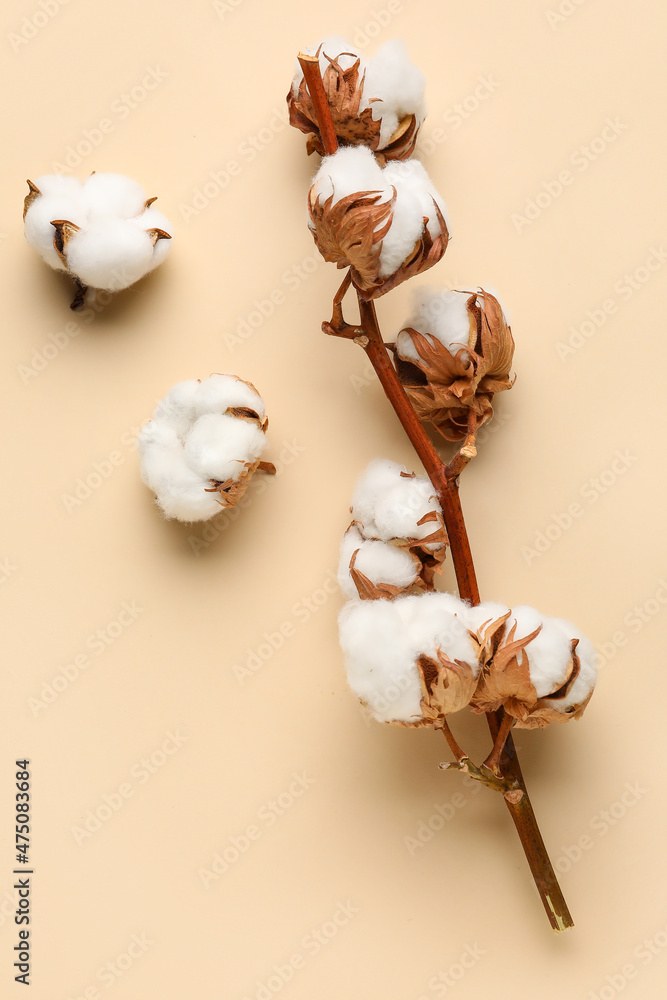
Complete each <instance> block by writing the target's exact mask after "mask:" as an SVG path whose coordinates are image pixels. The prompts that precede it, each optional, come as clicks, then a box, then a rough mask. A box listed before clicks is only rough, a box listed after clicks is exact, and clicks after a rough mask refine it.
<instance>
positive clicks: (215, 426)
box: [184, 413, 266, 483]
mask: <svg viewBox="0 0 667 1000" xmlns="http://www.w3.org/2000/svg"><path fill="white" fill-rule="evenodd" d="M265 444H266V438H265V437H264V434H263V432H262V431H261V430H260V428H259V427H258V426H257V425H256V424H255V423H252V422H251V421H249V420H240V419H238V418H237V417H232V416H225V415H224V414H220V413H205V414H204V415H203V416H202V417H200V418H199V419H198V420H197V422H196V423H195V424H194V426H193V427H192V429H191V430H190V431H189V432H188V434H187V435H186V438H185V442H184V450H185V459H186V461H187V463H188V464H189V465H190V466H191V468H193V469H194V470H195V472H197V473H198V474H199V475H200V476H202V477H203V478H204V479H211V480H214V481H216V482H221V483H222V482H226V481H227V480H228V479H233V480H235V481H236V480H238V479H239V478H240V476H241V473H242V472H243V471H244V469H245V466H246V464H247V463H248V462H250V463H252V462H254V461H255V460H256V459H258V458H259V456H260V454H261V453H262V450H263V448H264V445H265Z"/></svg>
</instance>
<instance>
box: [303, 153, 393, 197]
mask: <svg viewBox="0 0 667 1000" xmlns="http://www.w3.org/2000/svg"><path fill="white" fill-rule="evenodd" d="M313 185H314V188H315V190H314V194H315V195H316V196H317V197H319V198H320V199H321V200H322V201H326V199H327V198H329V197H330V196H331V195H333V201H332V205H335V204H337V203H338V202H339V201H340V200H341V199H342V198H346V197H347V196H348V195H350V194H355V193H357V192H360V191H379V192H380V193H381V194H382V195H383V198H382V199H381V200H383V201H389V200H390V198H391V196H392V191H391V188H390V186H389V184H388V183H387V181H386V180H385V178H384V174H383V170H382V167H381V166H380V165H379V163H378V162H377V160H376V159H375V157H374V156H373V154H372V152H371V151H370V149H368V148H367V147H366V146H341V147H340V148H339V149H338V150H337V151H336V152H335V153H333V154H332V155H331V156H325V157H324V159H323V160H322V163H321V164H320V168H319V170H318V171H317V173H316V174H315V177H314V178H313Z"/></svg>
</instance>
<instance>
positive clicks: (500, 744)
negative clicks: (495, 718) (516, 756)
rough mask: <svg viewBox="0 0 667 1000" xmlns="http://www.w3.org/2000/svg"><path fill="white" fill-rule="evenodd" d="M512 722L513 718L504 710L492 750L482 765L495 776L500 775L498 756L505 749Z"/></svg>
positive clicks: (500, 755)
mask: <svg viewBox="0 0 667 1000" xmlns="http://www.w3.org/2000/svg"><path fill="white" fill-rule="evenodd" d="M513 724H514V719H513V718H512V716H511V715H510V714H509V712H505V713H504V715H503V717H502V721H501V723H500V725H499V726H498V732H497V733H496V738H495V740H494V741H493V750H492V751H491V753H490V754H489V756H488V757H487V758H486V760H485V761H484V763H483V764H482V767H486V768H488V769H489V771H493V773H494V774H495V775H497V776H499V775H500V773H501V771H500V758H501V757H502V753H503V750H504V749H505V744H506V743H507V737H508V736H509V734H510V729H511V728H512V725H513Z"/></svg>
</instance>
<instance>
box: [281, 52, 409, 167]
mask: <svg viewBox="0 0 667 1000" xmlns="http://www.w3.org/2000/svg"><path fill="white" fill-rule="evenodd" d="M321 49H322V46H320V48H319V49H318V50H317V53H316V55H317V57H318V58H319V55H320V52H321ZM342 56H349V58H350V59H353V60H354V61H353V62H352V64H351V65H350V66H347V67H343V66H342V65H341V57H342ZM325 58H326V59H327V60H328V66H327V67H326V69H325V70H324V73H323V74H322V84H323V87H324V93H325V95H326V98H327V103H328V105H329V110H330V112H331V118H332V121H333V126H334V131H335V134H336V138H337V140H338V143H339V145H341V146H367V147H368V148H369V149H371V150H373V152H375V153H377V154H378V159H379V160H380V162H381V163H383V164H384V163H386V162H387V161H388V160H404V159H406V157H408V156H411V155H412V153H413V152H414V149H415V145H416V143H417V136H418V133H419V125H418V123H417V119H416V117H415V115H413V114H409V115H405V117H404V118H403V120H402V121H401V122H400V123H399V125H398V128H397V129H396V131H395V132H394V134H393V135H392V136H391V137H390V138H389V141H388V142H386V143H385V145H384V146H383V147H382V149H381V150H379V146H380V142H381V130H382V125H381V121H380V119H377V120H374V119H373V110H372V107H371V104H370V103H367V105H366V107H364V109H363V110H361V111H360V110H359V109H360V105H361V104H362V99H363V95H364V78H365V72H363V71H362V70H361V59H360V57H356V58H355V57H354V55H353V54H352V53H345V52H339V53H337V54H336V55H334V56H329V55H327V54H326V53H325ZM346 61H348V60H346ZM287 108H288V111H289V122H290V125H293V126H294V127H295V128H298V129H299V130H300V131H301V132H304V133H305V134H306V135H307V136H308V141H307V143H306V150H307V152H308V155H310V154H311V153H315V152H317V153H319V154H320V155H321V156H324V154H325V148H324V143H323V141H322V136H321V134H320V128H319V124H318V121H317V114H316V111H315V108H314V106H313V101H312V99H311V96H310V93H309V90H308V86H307V84H306V81H305V79H304V78H302V79H301V81H300V82H299V85H298V88H296V89H295V87H294V86H292V87H291V88H290V90H289V93H288V94H287Z"/></svg>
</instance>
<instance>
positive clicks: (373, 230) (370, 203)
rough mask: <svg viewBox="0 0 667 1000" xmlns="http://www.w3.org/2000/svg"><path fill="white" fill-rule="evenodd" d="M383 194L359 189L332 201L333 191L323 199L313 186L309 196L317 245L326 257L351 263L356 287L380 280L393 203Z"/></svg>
mask: <svg viewBox="0 0 667 1000" xmlns="http://www.w3.org/2000/svg"><path fill="white" fill-rule="evenodd" d="M381 198H382V194H381V193H380V192H377V191H376V192H374V191H359V192H355V193H354V194H350V195H347V196H346V197H345V198H341V199H340V201H338V202H336V204H333V199H334V196H333V195H331V196H330V197H329V198H326V199H325V200H324V201H323V200H322V199H321V198H318V197H317V195H316V194H315V188H314V187H312V188H311V190H310V194H309V197H308V212H309V215H310V221H311V227H312V232H313V238H314V240H315V244H316V246H317V249H318V250H319V251H320V253H321V254H322V256H323V257H324V259H325V260H326V261H329V262H330V263H334V264H336V266H337V267H339V268H342V267H350V268H351V269H352V270H351V274H352V280H353V281H354V283H355V285H357V287H361V286H368V287H371V286H372V285H373V284H374V283H376V282H377V281H378V272H379V270H380V249H381V247H382V239H383V237H384V236H385V235H386V233H387V232H388V230H389V227H390V226H391V222H392V219H391V213H392V207H393V204H394V199H392V200H391V201H380V199H381ZM394 198H395V194H394Z"/></svg>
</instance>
